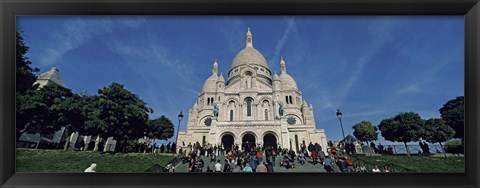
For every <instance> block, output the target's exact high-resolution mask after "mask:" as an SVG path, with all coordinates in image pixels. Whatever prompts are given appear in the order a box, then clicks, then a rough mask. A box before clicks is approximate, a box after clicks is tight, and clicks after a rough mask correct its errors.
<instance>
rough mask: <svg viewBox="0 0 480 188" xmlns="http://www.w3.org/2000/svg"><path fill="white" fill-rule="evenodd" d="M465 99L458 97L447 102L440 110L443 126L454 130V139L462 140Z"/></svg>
mask: <svg viewBox="0 0 480 188" xmlns="http://www.w3.org/2000/svg"><path fill="white" fill-rule="evenodd" d="M464 98H465V97H463V96H460V97H457V98H455V99H452V100H449V101H447V102H446V103H445V104H444V105H443V107H442V108H440V110H439V111H440V114H441V117H442V120H443V121H445V124H446V125H448V126H450V127H451V128H453V130H455V135H454V136H453V137H454V138H464V132H465V131H464V128H465V123H464V117H465V105H464V104H465V99H464Z"/></svg>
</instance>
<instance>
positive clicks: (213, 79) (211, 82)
mask: <svg viewBox="0 0 480 188" xmlns="http://www.w3.org/2000/svg"><path fill="white" fill-rule="evenodd" d="M217 79H218V76H217V75H214V74H212V76H210V77H209V78H208V79H207V80H206V81H205V83H204V84H203V91H215V89H216V88H217Z"/></svg>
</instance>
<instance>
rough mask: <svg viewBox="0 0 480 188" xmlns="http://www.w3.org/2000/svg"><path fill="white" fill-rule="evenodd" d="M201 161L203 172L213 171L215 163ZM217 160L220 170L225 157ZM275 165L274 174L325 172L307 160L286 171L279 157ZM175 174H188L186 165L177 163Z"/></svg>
mask: <svg viewBox="0 0 480 188" xmlns="http://www.w3.org/2000/svg"><path fill="white" fill-rule="evenodd" d="M202 159H203V161H204V162H205V165H204V167H203V172H205V171H206V170H207V166H210V169H212V170H213V169H214V165H215V162H210V157H205V156H202ZM217 159H220V161H221V162H220V163H221V164H222V169H223V166H224V165H225V162H224V161H225V157H224V156H217ZM263 161H265V157H264V158H263ZM275 161H276V164H275V166H274V167H273V171H274V172H326V171H325V169H324V168H323V165H321V164H316V165H313V164H312V163H310V162H308V161H309V160H308V159H307V162H306V163H305V165H302V164H300V163H298V162H295V166H296V168H291V169H286V168H285V167H280V165H279V161H280V157H277V158H276V160H275ZM175 172H188V163H185V164H182V162H180V163H178V164H177V166H176V167H175Z"/></svg>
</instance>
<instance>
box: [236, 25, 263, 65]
mask: <svg viewBox="0 0 480 188" xmlns="http://www.w3.org/2000/svg"><path fill="white" fill-rule="evenodd" d="M248 64H252V65H260V66H262V67H264V68H266V69H270V68H269V67H268V64H267V60H266V59H265V57H264V56H263V55H262V54H261V53H260V52H259V51H258V50H257V49H255V48H254V47H253V35H252V33H251V32H250V28H248V31H247V34H246V36H245V48H244V49H242V50H240V52H238V53H237V55H236V56H235V58H234V59H233V62H232V67H231V68H232V69H233V68H235V67H238V66H242V65H248Z"/></svg>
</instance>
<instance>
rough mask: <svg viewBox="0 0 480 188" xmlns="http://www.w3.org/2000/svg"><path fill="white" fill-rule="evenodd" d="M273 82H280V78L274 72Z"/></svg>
mask: <svg viewBox="0 0 480 188" xmlns="http://www.w3.org/2000/svg"><path fill="white" fill-rule="evenodd" d="M273 81H280V78H279V77H278V74H277V72H276V71H275V74H274V75H273Z"/></svg>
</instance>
